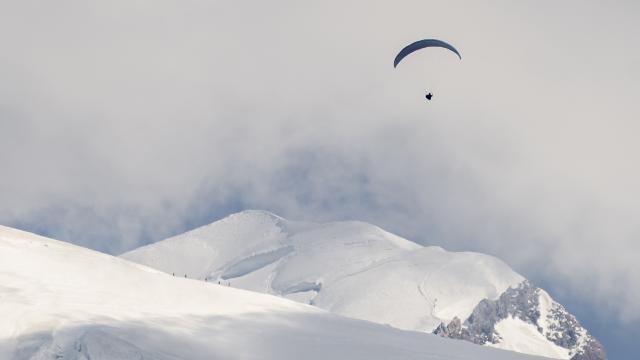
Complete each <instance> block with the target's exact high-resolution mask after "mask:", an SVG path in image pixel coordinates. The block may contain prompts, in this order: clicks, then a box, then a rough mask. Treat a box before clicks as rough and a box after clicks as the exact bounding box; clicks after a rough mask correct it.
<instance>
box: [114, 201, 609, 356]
mask: <svg viewBox="0 0 640 360" xmlns="http://www.w3.org/2000/svg"><path fill="white" fill-rule="evenodd" d="M122 257H123V258H126V259H129V260H132V261H135V262H138V263H141V264H145V265H148V266H151V267H154V268H156V269H159V270H163V271H165V272H168V273H176V274H179V275H181V276H183V275H187V276H188V277H193V278H197V279H201V280H204V279H206V280H207V281H213V282H218V281H221V282H224V283H227V282H229V283H231V284H232V285H233V286H234V287H240V288H243V289H248V290H253V291H259V292H265V293H269V294H276V295H279V296H282V297H286V298H289V299H293V300H296V301H299V302H304V303H308V304H312V305H315V306H318V307H320V308H323V309H326V310H329V311H331V312H334V313H336V314H340V315H344V316H348V317H352V318H356V319H364V320H369V321H373V322H377V323H381V324H389V325H392V326H394V327H397V328H400V329H405V330H418V331H425V332H432V331H434V330H436V329H437V328H438V326H439V325H441V326H440V331H439V332H438V334H440V335H441V336H449V337H453V338H458V339H465V340H469V341H472V342H475V343H478V344H487V345H489V344H490V345H492V346H496V347H501V348H505V349H509V350H513V351H518V352H523V353H528V354H533V355H540V356H549V357H555V358H561V359H569V358H571V357H572V356H574V357H575V355H576V354H584V353H585V351H586V350H587V349H588V347H587V346H586V345H585V344H586V343H590V344H593V345H596V344H597V345H598V349H600V351H599V352H593V351H592V352H589V354H591V355H593V356H592V357H591V358H590V359H604V353H603V351H602V350H601V347H600V345H599V344H598V343H597V341H595V339H593V338H592V337H590V336H589V335H588V334H587V331H586V330H585V329H584V328H582V327H581V326H580V324H579V323H578V322H577V321H575V318H573V317H572V316H571V315H570V314H568V313H566V311H564V309H563V308H562V307H561V305H559V304H557V303H555V302H554V301H553V300H552V299H551V298H550V297H549V296H548V295H547V294H546V293H540V294H544V296H545V299H546V301H547V303H548V305H547V308H548V310H546V311H555V310H553V309H560V308H561V309H562V310H563V311H564V312H563V314H566V315H562V316H564V318H563V319H569V318H570V319H573V320H574V321H570V322H568V323H567V322H565V323H564V325H562V329H560V327H561V326H560V325H559V323H558V321H562V320H558V319H560V318H562V316H560V317H553V316H551V317H547V316H546V315H545V316H543V319H540V320H539V321H538V319H539V316H538V317H536V316H534V315H530V316H529V317H526V316H523V317H517V316H516V314H518V311H534V312H535V311H540V310H539V309H538V308H531V306H533V305H531V304H527V303H526V302H525V303H522V304H520V303H516V304H513V307H514V309H515V310H513V311H512V312H510V313H508V314H509V315H511V316H516V319H521V321H525V320H522V319H527V320H526V321H527V322H526V323H525V324H524V325H523V326H519V325H522V324H519V323H518V324H515V325H518V326H515V325H514V324H512V325H514V326H507V325H509V323H508V320H507V322H500V320H505V319H506V318H507V317H505V316H502V315H503V314H502V313H500V316H502V317H496V316H494V317H492V318H490V319H484V318H483V320H482V321H485V322H487V323H488V324H489V325H487V326H485V325H484V323H483V324H479V325H478V326H485V327H486V329H485V327H483V328H482V331H477V332H476V333H474V336H477V337H473V336H454V335H451V334H449V333H447V332H445V331H443V329H446V326H444V324H451V323H452V324H453V325H451V326H453V327H454V328H455V326H459V327H460V331H462V330H461V329H462V328H464V329H465V331H466V329H467V327H468V326H469V324H472V322H473V319H478V318H479V317H478V312H480V311H481V310H479V307H480V309H482V306H484V305H486V304H493V302H495V301H499V300H501V299H504V298H505V296H510V295H505V294H512V293H513V292H514V291H515V292H517V291H516V290H514V289H520V290H522V289H528V286H530V285H528V282H526V281H525V279H524V278H523V277H522V276H521V275H519V274H517V273H516V272H514V271H513V270H512V269H511V268H509V266H507V265H506V264H505V263H504V262H502V261H500V260H498V259H496V258H494V257H491V256H487V255H483V254H479V253H471V252H461V253H454V252H447V251H444V250H443V249H442V248H440V247H435V246H427V247H424V246H422V245H418V244H416V243H413V242H411V241H409V240H406V239H403V238H400V237H398V236H396V235H393V234H391V233H388V232H386V231H384V230H382V229H380V228H378V227H376V226H373V225H371V224H367V223H363V222H356V221H350V222H334V223H326V224H315V223H303V222H293V221H289V220H285V219H283V218H280V217H278V216H276V215H274V214H271V213H268V212H264V211H244V212H241V213H238V214H234V215H231V216H229V217H227V218H225V219H222V220H220V221H217V222H214V223H212V224H210V225H207V226H203V227H201V228H198V229H195V230H193V231H190V232H187V233H185V234H182V235H178V236H175V237H173V238H170V239H167V240H164V241H160V242H158V243H155V244H151V245H148V246H144V247H141V248H138V249H136V250H134V251H131V252H128V253H125V254H123V255H122ZM536 291H537V290H536ZM541 296H542V295H541ZM532 299H533V298H532ZM533 300H536V299H533ZM536 301H537V300H536ZM483 304H484V305H483ZM530 305H531V306H530ZM527 306H529V307H527ZM468 318H469V319H470V320H469V321H465V322H461V321H460V320H458V319H468ZM545 321H547V322H545ZM531 324H533V325H531ZM529 325H531V326H533V328H531V326H529ZM534 325H535V326H534ZM532 329H533V330H532ZM453 330H454V329H453V328H452V331H453ZM554 331H555V332H554ZM554 334H555V335H554ZM567 334H578V335H577V337H576V339H574V340H575V341H574V340H566V341H565V340H562V339H561V338H562V337H563V336H567ZM557 336H560V338H557ZM589 339H590V340H589ZM594 354H596V355H598V356H595V355H594ZM575 359H581V358H575Z"/></svg>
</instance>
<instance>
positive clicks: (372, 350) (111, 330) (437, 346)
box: [0, 225, 536, 360]
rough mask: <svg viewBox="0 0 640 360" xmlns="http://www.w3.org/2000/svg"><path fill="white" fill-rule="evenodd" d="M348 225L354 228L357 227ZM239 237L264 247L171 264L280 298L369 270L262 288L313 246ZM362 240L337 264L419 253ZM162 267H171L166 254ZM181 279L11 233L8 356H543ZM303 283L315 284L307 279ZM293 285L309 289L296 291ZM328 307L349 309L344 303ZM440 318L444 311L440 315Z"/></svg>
mask: <svg viewBox="0 0 640 360" xmlns="http://www.w3.org/2000/svg"><path fill="white" fill-rule="evenodd" d="M349 226H353V225H348V226H347V228H348V227H349ZM356 227H357V226H356ZM299 230H300V229H299ZM235 231H236V232H235V236H236V237H235V238H234V239H232V240H235V241H241V240H244V236H245V235H253V236H251V237H249V238H250V239H251V241H252V244H253V250H246V248H245V247H244V246H240V245H242V244H240V243H237V242H236V243H235V246H234V245H229V246H228V247H226V248H224V247H223V248H217V247H216V246H214V245H215V244H207V242H206V241H203V242H194V243H192V244H187V243H188V241H184V243H183V244H182V245H183V246H185V249H184V252H182V253H181V252H178V253H177V254H176V258H174V259H173V260H166V261H167V263H166V264H165V265H167V266H168V265H172V266H176V265H181V266H183V267H181V268H180V270H181V271H180V272H181V273H182V272H185V273H186V272H189V275H190V276H197V275H205V274H204V273H200V274H199V273H197V271H199V270H204V269H203V268H204V266H203V265H202V263H199V261H200V262H203V263H206V264H208V265H209V266H213V269H214V270H215V272H214V273H211V274H209V273H208V272H207V274H206V275H210V276H213V277H212V279H218V278H220V279H222V278H225V277H226V278H227V279H231V280H233V281H234V283H235V282H236V281H235V280H236V279H238V280H239V278H238V277H241V278H245V277H246V281H247V282H252V281H253V284H254V285H255V286H258V285H261V286H267V285H269V286H270V284H275V285H274V286H275V289H277V291H282V292H284V293H286V292H287V291H288V292H289V293H291V294H294V293H304V292H317V291H319V293H322V292H323V291H324V287H323V288H322V290H318V286H319V285H318V284H328V283H329V284H330V283H332V281H336V283H339V285H336V286H348V281H347V280H342V279H357V278H358V273H344V272H343V270H341V269H337V268H336V269H334V270H335V271H334V272H330V273H329V274H330V275H327V276H329V277H327V278H326V279H320V280H322V281H318V280H319V279H316V278H312V276H311V275H312V274H315V272H314V270H313V267H311V270H309V271H308V272H306V273H304V274H295V273H294V272H293V269H290V270H288V271H286V269H283V273H282V275H279V277H277V278H274V279H271V280H269V281H268V282H267V283H262V284H259V280H258V279H253V280H251V279H252V278H251V274H252V273H255V270H259V269H256V268H258V267H259V268H260V269H267V268H269V267H273V266H277V263H278V261H277V260H275V262H274V259H282V258H283V257H287V256H290V255H289V254H293V253H297V252H302V253H304V249H300V248H297V247H295V245H293V244H286V242H285V244H282V243H280V242H281V240H284V239H285V238H286V237H283V233H281V232H278V231H276V230H275V229H270V228H268V227H263V228H256V229H253V230H249V229H244V230H243V229H241V228H236V229H235ZM329 233H331V231H330V232H329ZM232 234H233V233H232ZM353 241H354V242H353V243H352V244H351V245H350V247H351V249H352V250H353V251H346V252H345V253H342V256H343V258H341V259H336V263H334V264H335V265H336V267H337V266H338V265H339V264H340V261H345V260H347V259H348V260H349V261H353V262H354V263H358V261H360V262H362V261H364V259H362V258H359V257H358V256H357V254H358V251H356V250H355V248H357V247H358V246H359V245H358V244H361V242H362V241H365V244H366V243H367V242H369V241H371V242H379V247H376V250H375V252H378V251H387V252H389V253H394V254H395V253H398V254H399V253H401V252H402V251H404V250H407V249H411V248H412V247H415V246H414V245H412V244H409V243H405V242H403V241H401V240H400V239H398V238H395V237H390V238H387V235H385V233H383V232H378V233H375V234H371V237H370V238H369V239H364V240H363V239H360V238H354V239H353ZM267 245H268V246H267ZM325 245H327V250H330V246H335V245H336V244H335V243H330V244H325ZM165 246H166V245H165ZM287 246H293V247H292V248H287ZM234 248H237V250H236V249H234ZM348 248H349V247H347V250H348ZM174 249H179V247H177V248H174ZM240 249H241V250H240ZM403 249H404V250H403ZM258 250H259V251H258ZM151 253H153V252H151ZM155 254H156V255H158V254H160V253H157V252H156V253H155ZM309 256H310V257H309V261H310V259H313V258H314V257H315V256H326V255H323V254H321V253H320V254H319V253H315V254H309ZM224 258H236V259H238V261H235V262H233V263H227V264H226V266H223V267H215V266H214V264H215V263H216V262H218V261H220V260H221V259H224ZM155 261H157V262H158V263H160V262H163V261H165V260H163V259H161V258H160V257H156V258H155ZM183 261H184V264H183V263H182V262H183ZM392 264H393V262H389V261H386V260H384V261H383V259H382V258H376V261H375V262H374V263H369V264H367V263H362V264H361V265H364V266H366V267H367V268H369V267H373V268H376V269H378V268H379V269H384V268H385V267H387V266H392ZM390 269H391V268H390ZM453 269H457V268H456V267H453ZM251 270H254V271H251ZM352 270H353V269H350V270H349V271H352ZM458 270H460V269H458ZM174 271H175V272H178V271H179V270H178V269H174ZM349 271H348V272H349ZM178 275H179V274H177V273H176V276H172V275H170V274H167V273H164V272H160V271H158V270H153V269H151V268H149V267H146V266H142V265H138V264H135V263H132V262H129V261H127V260H124V259H121V258H116V257H113V256H109V255H105V254H102V253H98V252H95V251H91V250H88V249H85V248H81V247H78V246H74V245H71V244H68V243H64V242H60V241H56V240H52V239H48V238H44V237H40V236H37V235H33V234H29V233H25V232H22V231H18V230H15V229H11V228H6V227H0V318H1V319H2V321H1V322H0V359H17V360H22V359H34V360H36V359H37V360H45V359H66V360H68V359H77V360H81V359H82V360H89V359H91V360H107V359H108V360H115V359H127V360H130V359H156V360H176V359H189V360H197V359H433V360H439V359H443V360H444V359H460V360H464V359H469V360H471V359H476V360H477V359H480V360H482V359H497V360H501V359H502V360H525V359H535V358H536V357H532V356H526V355H522V354H517V353H514V352H509V351H504V350H499V349H492V348H488V347H481V346H477V345H473V344H470V343H465V342H460V341H455V340H449V339H443V338H440V337H437V336H434V335H429V334H425V333H419V332H412V331H402V330H398V329H394V328H391V327H389V326H383V325H379V324H374V323H370V322H366V321H361V320H354V319H348V318H343V317H340V316H337V315H334V314H330V313H328V312H326V311H324V310H321V309H319V308H317V307H312V306H309V305H305V304H300V303H297V302H293V301H290V300H288V299H283V298H280V297H276V296H271V295H266V294H259V293H255V292H249V291H245V290H240V289H235V288H233V287H228V286H221V285H217V283H212V282H209V283H207V282H204V281H198V280H192V279H185V278H184V277H183V275H184V274H180V275H181V276H178ZM257 278H260V277H259V276H258V277H257ZM303 279H307V280H309V281H308V282H307V283H304V281H300V280H303ZM329 280H331V281H329ZM339 280H341V281H339ZM392 280H393V279H392ZM395 280H396V281H399V280H398V278H395ZM427 280H428V279H427ZM342 281H347V283H344V282H342ZM385 281H390V280H388V279H387V280H385ZM291 284H295V285H297V286H298V288H292V287H291V286H290V285H291ZM353 284H354V285H357V284H358V282H357V281H355V282H354V283H353ZM234 286H235V284H234ZM403 286H405V285H403V284H401V287H400V288H402V287H403ZM415 291H417V292H420V290H419V289H415ZM463 291H468V290H463ZM477 291H489V290H487V289H482V290H477ZM494 291H495V289H494ZM444 295H446V294H444V293H443V294H438V296H444ZM378 296H380V295H378ZM323 301H326V303H327V304H334V305H335V306H339V305H340V306H347V307H346V308H348V306H349V305H348V304H340V301H338V300H337V299H335V298H327V299H326V300H323ZM389 304H391V302H390V303H389ZM351 306H352V305H351ZM400 306H404V304H395V305H394V308H396V307H400ZM390 310H391V309H390ZM435 313H437V314H440V312H439V310H435Z"/></svg>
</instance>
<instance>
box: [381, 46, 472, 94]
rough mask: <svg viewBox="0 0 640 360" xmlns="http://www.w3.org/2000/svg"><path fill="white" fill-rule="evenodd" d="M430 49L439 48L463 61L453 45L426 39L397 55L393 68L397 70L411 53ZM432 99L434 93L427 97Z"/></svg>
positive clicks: (405, 48) (406, 47) (407, 47)
mask: <svg viewBox="0 0 640 360" xmlns="http://www.w3.org/2000/svg"><path fill="white" fill-rule="evenodd" d="M428 47H439V48H444V49H447V50H450V51H451V52H453V53H454V54H456V55H458V58H459V59H460V60H462V55H460V52H459V51H458V50H457V49H456V48H455V47H453V45H451V44H449V43H446V42H444V41H442V40H438V39H424V40H418V41H416V42H414V43H411V44H409V45H407V46H405V47H404V48H403V49H402V50H400V52H399V53H398V55H396V58H395V59H394V60H393V67H394V68H396V67H397V66H398V64H399V63H400V61H402V59H404V58H405V57H407V56H408V55H410V54H411V53H413V52H415V51H417V50H421V49H424V48H428ZM432 97H433V94H432V93H428V94H427V95H426V96H425V98H426V99H427V100H431V98H432Z"/></svg>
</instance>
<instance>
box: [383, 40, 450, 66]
mask: <svg viewBox="0 0 640 360" xmlns="http://www.w3.org/2000/svg"><path fill="white" fill-rule="evenodd" d="M428 47H441V48H445V49H448V50H451V51H452V52H454V53H455V54H456V55H458V57H459V58H460V60H462V56H461V55H460V53H459V52H458V50H456V48H454V47H453V46H452V45H451V44H448V43H446V42H444V41H442V40H437V39H424V40H419V41H416V42H414V43H411V44H409V45H407V46H405V47H404V48H403V49H402V50H400V52H399V53H398V55H396V58H395V60H393V67H394V68H395V67H396V66H398V64H399V63H400V61H402V59H404V58H405V57H407V55H409V54H411V53H413V52H414V51H416V50H420V49H424V48H428Z"/></svg>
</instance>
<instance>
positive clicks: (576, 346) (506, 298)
mask: <svg viewBox="0 0 640 360" xmlns="http://www.w3.org/2000/svg"><path fill="white" fill-rule="evenodd" d="M508 317H511V318H515V319H520V320H522V321H524V322H526V323H529V324H532V325H534V326H535V327H536V328H537V329H538V332H540V333H541V334H542V335H544V336H545V337H546V338H547V340H549V341H550V342H552V343H553V344H555V345H557V346H560V347H562V348H565V349H567V350H568V354H569V358H570V359H571V360H605V359H606V355H605V352H604V348H603V347H602V345H601V344H600V343H599V342H598V340H596V339H595V338H594V337H593V336H591V335H589V334H588V333H587V330H586V329H584V328H583V327H582V326H581V325H580V323H579V322H578V320H576V318H575V317H574V316H573V315H571V314H570V313H569V312H567V311H566V310H565V308H564V307H563V306H562V305H560V304H558V303H557V302H555V301H553V300H552V299H551V298H550V297H549V296H548V294H547V293H546V292H544V290H542V289H540V288H538V287H535V286H534V285H532V284H531V283H530V282H529V281H524V282H522V283H521V284H519V285H518V287H516V288H509V289H507V290H506V291H505V292H504V293H503V294H502V295H501V296H500V297H499V298H498V299H497V300H487V299H485V300H482V301H481V302H480V303H478V305H477V306H476V307H475V309H474V310H473V312H472V313H471V315H470V316H469V317H468V318H467V319H466V320H465V321H464V322H462V321H461V320H460V319H458V318H457V317H456V318H454V319H453V320H452V321H451V322H450V323H449V324H446V325H445V324H444V323H441V324H440V325H439V326H438V327H437V328H436V329H435V330H434V334H437V335H440V336H443V337H448V338H452V339H460V340H466V341H470V342H473V343H476V344H481V345H485V344H498V343H500V342H501V340H502V337H501V336H500V334H499V333H498V332H497V331H496V324H497V323H498V322H500V321H501V320H503V319H506V318H508Z"/></svg>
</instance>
